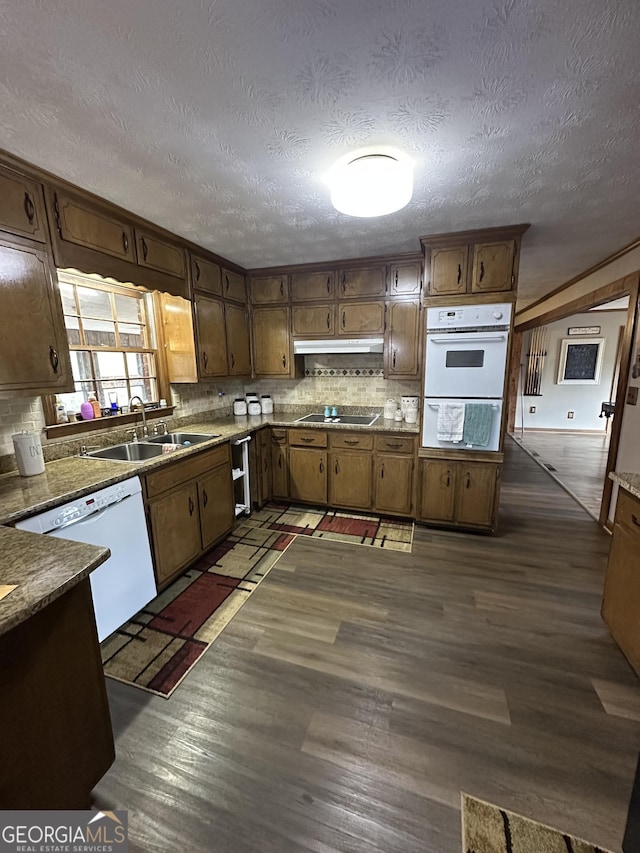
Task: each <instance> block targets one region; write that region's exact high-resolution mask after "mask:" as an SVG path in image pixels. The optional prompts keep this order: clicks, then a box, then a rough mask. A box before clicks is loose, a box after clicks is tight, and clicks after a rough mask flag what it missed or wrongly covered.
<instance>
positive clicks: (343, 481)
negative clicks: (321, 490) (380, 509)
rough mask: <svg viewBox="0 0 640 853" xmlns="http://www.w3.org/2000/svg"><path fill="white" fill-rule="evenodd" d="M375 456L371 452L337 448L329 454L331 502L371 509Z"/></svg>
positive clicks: (338, 504) (351, 507)
mask: <svg viewBox="0 0 640 853" xmlns="http://www.w3.org/2000/svg"><path fill="white" fill-rule="evenodd" d="M372 482H373V458H372V456H371V453H367V452H357V451H348V450H336V451H333V452H332V453H330V454H329V504H330V506H343V507H348V508H350V509H371V495H372Z"/></svg>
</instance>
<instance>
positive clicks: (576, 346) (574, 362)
mask: <svg viewBox="0 0 640 853" xmlns="http://www.w3.org/2000/svg"><path fill="white" fill-rule="evenodd" d="M603 353H604V338H563V339H562V341H561V343H560V360H559V363H558V385H598V384H599V382H600V372H601V370H602V356H603Z"/></svg>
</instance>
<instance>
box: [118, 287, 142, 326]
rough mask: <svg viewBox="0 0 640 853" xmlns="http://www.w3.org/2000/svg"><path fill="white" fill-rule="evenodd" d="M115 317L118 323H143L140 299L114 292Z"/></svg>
mask: <svg viewBox="0 0 640 853" xmlns="http://www.w3.org/2000/svg"><path fill="white" fill-rule="evenodd" d="M115 299H116V319H117V320H118V321H119V322H120V323H144V312H143V305H142V299H140V298H139V297H138V296H125V295H123V294H120V293H116V297H115Z"/></svg>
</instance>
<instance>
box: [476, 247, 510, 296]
mask: <svg viewBox="0 0 640 853" xmlns="http://www.w3.org/2000/svg"><path fill="white" fill-rule="evenodd" d="M515 245H516V241H515V240H500V241H499V242H496V243H476V245H475V246H474V247H473V272H472V275H471V292H472V293H491V292H493V291H503V290H511V288H512V287H513V285H514V284H515V274H514V272H513V255H514V250H515Z"/></svg>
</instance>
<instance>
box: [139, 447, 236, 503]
mask: <svg viewBox="0 0 640 853" xmlns="http://www.w3.org/2000/svg"><path fill="white" fill-rule="evenodd" d="M225 462H226V463H228V462H229V444H228V443H227V444H222V445H220V447H215V448H214V449H213V450H207V451H205V452H204V453H198V454H196V455H195V456H192V457H188V458H187V459H183V460H181V461H180V462H176V463H175V464H170V465H167V467H166V468H161V469H160V470H159V471H154V472H153V473H152V474H148V475H147V478H146V480H147V497H148V498H152V497H154V496H155V495H159V494H161V493H162V492H166V491H168V490H169V489H172V488H173V487H174V486H177V485H179V484H180V483H184V482H186V481H187V480H193V479H195V478H196V477H199V476H200V475H201V474H204V473H206V472H207V471H210V470H211V469H212V468H215V467H216V466H217V465H222V464H224V463H225Z"/></svg>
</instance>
